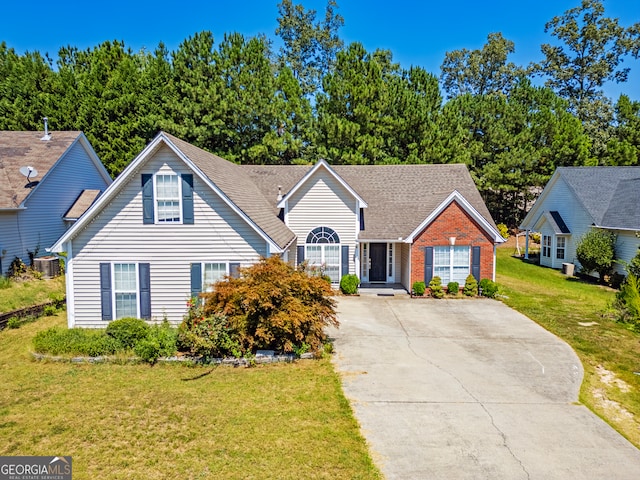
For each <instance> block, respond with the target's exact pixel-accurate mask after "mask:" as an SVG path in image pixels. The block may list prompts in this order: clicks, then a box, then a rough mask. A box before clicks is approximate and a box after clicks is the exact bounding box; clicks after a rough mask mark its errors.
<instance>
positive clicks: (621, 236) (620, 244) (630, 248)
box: [613, 230, 640, 275]
mask: <svg viewBox="0 0 640 480" xmlns="http://www.w3.org/2000/svg"><path fill="white" fill-rule="evenodd" d="M613 233H615V234H616V235H617V236H618V238H617V241H616V256H617V257H618V258H620V259H622V260H624V261H625V262H627V263H629V262H631V260H632V259H633V257H635V256H636V255H637V254H638V247H640V237H639V236H638V235H636V232H635V231H626V230H613ZM613 270H614V271H615V272H617V273H620V274H621V275H627V273H628V272H627V270H626V268H625V266H624V264H623V263H618V262H616V263H615V264H614V267H613Z"/></svg>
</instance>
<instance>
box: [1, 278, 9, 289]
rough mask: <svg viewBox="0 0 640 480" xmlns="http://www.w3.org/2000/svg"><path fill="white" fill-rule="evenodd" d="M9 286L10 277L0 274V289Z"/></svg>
mask: <svg viewBox="0 0 640 480" xmlns="http://www.w3.org/2000/svg"><path fill="white" fill-rule="evenodd" d="M10 286H11V279H10V278H9V277H5V276H3V275H0V290H3V289H5V288H9V287H10Z"/></svg>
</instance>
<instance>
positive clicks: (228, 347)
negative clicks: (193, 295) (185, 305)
mask: <svg viewBox="0 0 640 480" xmlns="http://www.w3.org/2000/svg"><path fill="white" fill-rule="evenodd" d="M177 341H178V348H179V349H180V350H182V351H187V352H189V353H190V354H192V355H196V356H199V357H205V358H220V357H227V356H229V355H232V356H234V357H241V356H242V354H243V352H242V350H241V348H240V343H239V342H238V336H237V334H236V332H234V331H232V329H231V328H230V327H229V322H228V321H227V317H225V316H224V315H221V314H213V315H209V316H206V317H205V316H204V314H203V312H202V308H201V307H200V306H198V305H191V306H190V307H189V312H188V313H187V315H186V316H185V318H184V320H183V321H182V323H181V324H180V327H179V328H178V338H177Z"/></svg>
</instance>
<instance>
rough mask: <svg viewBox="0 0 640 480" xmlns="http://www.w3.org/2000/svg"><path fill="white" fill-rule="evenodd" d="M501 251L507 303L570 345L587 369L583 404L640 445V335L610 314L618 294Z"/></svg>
mask: <svg viewBox="0 0 640 480" xmlns="http://www.w3.org/2000/svg"><path fill="white" fill-rule="evenodd" d="M512 253H513V249H512V248H509V247H502V248H498V251H497V256H498V261H497V267H496V280H497V283H498V284H499V285H500V290H501V291H500V293H501V294H503V295H505V296H506V297H504V298H502V300H503V301H504V303H506V304H507V305H509V306H510V307H512V308H514V309H515V310H518V311H519V312H521V313H523V314H524V315H526V316H528V317H529V318H531V319H532V320H534V321H535V322H537V323H539V324H540V325H542V326H543V327H544V328H546V329H547V330H549V331H550V332H552V333H553V334H555V335H557V336H558V337H560V338H561V339H563V340H564V341H565V342H567V343H568V344H569V345H570V346H571V347H572V348H573V349H574V350H575V351H576V353H577V354H578V356H579V357H580V360H581V361H582V364H583V366H584V370H585V377H584V381H583V383H582V387H581V390H580V401H581V402H582V403H583V404H585V405H586V406H587V407H589V408H590V409H591V410H592V411H594V412H595V413H596V414H598V415H599V416H600V417H602V418H603V419H604V420H605V421H607V422H608V423H609V424H610V425H612V426H613V427H614V428H615V429H616V430H618V431H619V432H620V433H621V434H623V435H624V436H625V437H626V438H628V439H629V440H630V441H631V442H632V443H633V444H634V445H636V446H637V447H640V376H639V375H636V373H635V372H640V335H638V334H636V333H633V332H631V331H629V330H628V329H627V328H625V326H624V325H622V324H619V323H616V322H614V321H613V320H611V319H610V318H609V317H608V316H607V315H606V312H607V310H608V308H609V306H610V305H611V303H612V301H613V300H614V297H615V290H613V289H611V288H608V287H603V286H600V285H596V284H592V283H585V282H583V281H580V280H578V279H577V278H575V277H566V276H565V275H563V274H562V273H561V272H560V271H558V270H553V269H550V268H544V267H540V266H537V265H531V264H528V263H525V262H523V261H522V260H520V259H518V258H514V257H512V256H511V254H512Z"/></svg>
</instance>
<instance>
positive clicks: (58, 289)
mask: <svg viewBox="0 0 640 480" xmlns="http://www.w3.org/2000/svg"><path fill="white" fill-rule="evenodd" d="M64 294H65V284H64V276H60V277H56V278H52V279H50V280H32V281H29V282H16V281H9V282H7V281H6V280H4V281H3V282H2V283H0V313H6V312H11V311H13V310H18V309H19V308H25V307H30V306H32V305H37V304H40V303H46V302H49V301H51V300H53V299H54V298H64Z"/></svg>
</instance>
